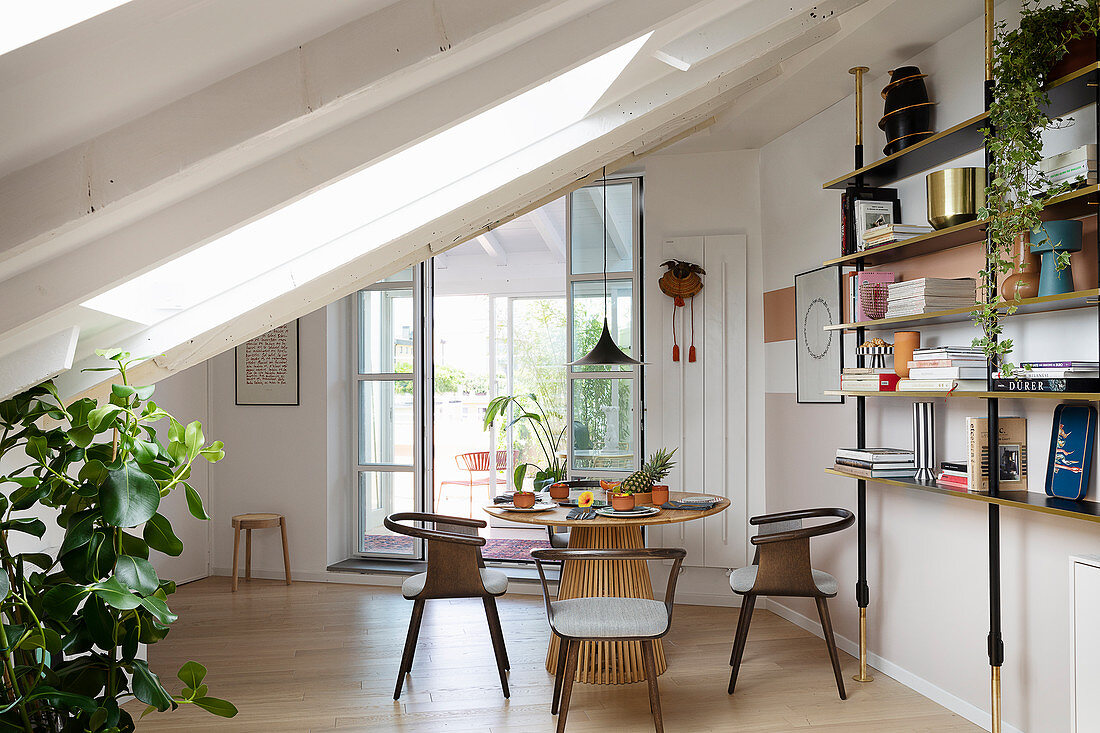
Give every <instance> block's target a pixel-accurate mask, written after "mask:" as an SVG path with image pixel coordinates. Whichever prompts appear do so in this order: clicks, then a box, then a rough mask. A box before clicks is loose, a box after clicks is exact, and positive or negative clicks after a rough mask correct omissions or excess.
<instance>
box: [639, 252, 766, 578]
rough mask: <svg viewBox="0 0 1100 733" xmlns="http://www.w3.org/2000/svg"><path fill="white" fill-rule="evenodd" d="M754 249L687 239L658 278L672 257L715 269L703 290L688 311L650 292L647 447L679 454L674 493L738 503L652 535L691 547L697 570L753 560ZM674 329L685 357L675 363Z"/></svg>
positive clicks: (653, 274)
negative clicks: (749, 536) (749, 462)
mask: <svg viewBox="0 0 1100 733" xmlns="http://www.w3.org/2000/svg"><path fill="white" fill-rule="evenodd" d="M746 251H747V239H746V237H745V236H744V235H706V236H696V237H678V238H674V239H668V240H665V242H664V243H663V245H662V247H661V250H660V252H659V257H660V258H659V259H658V260H657V262H656V263H653V264H654V266H653V267H652V268H647V269H648V277H650V278H652V281H653V282H655V281H656V278H659V277H660V276H661V275H662V274H663V273H664V271H665V269H664V268H663V267H660V266H659V265H660V263H661V262H664V261H666V260H671V259H677V260H687V261H689V262H694V263H697V264H700V265H702V266H703V268H704V269H705V270H706V275H705V276H704V277H703V290H702V292H701V293H700V294H699V295H697V296H696V297H695V299H694V302H691V301H688V303H687V304H686V305H685V306H684V307H682V308H674V307H673V301H672V299H670V298H669V297H667V296H666V295H664V294H663V293H661V292H660V290H659V289H658V288H656V287H654V288H653V289H652V290H651V291H650V292H649V294H648V296H647V297H649V298H650V300H648V302H647V310H648V312H649V313H650V314H651V315H650V317H649V318H648V319H647V322H648V323H649V324H650V331H649V332H648V333H647V338H648V339H649V340H648V343H649V344H651V346H650V347H649V348H647V350H646V352H647V361H648V363H649V366H648V367H647V372H648V374H649V379H648V385H647V387H650V388H649V391H648V392H647V399H646V403H647V407H646V451H647V453H652V452H653V450H655V449H656V448H657V447H662V446H663V447H668V448H672V447H675V448H676V449H677V451H676V468H675V469H674V470H673V472H672V473H671V474H670V475H669V477H668V480H667V483H668V484H669V488H670V489H671V490H673V491H686V492H689V493H697V492H703V493H709V494H719V495H722V496H726V497H727V498H729V499H730V501H731V502H732V505H731V507H730V508H729V509H727V510H726V511H725V512H722V513H720V514H717V515H715V516H713V517H708V518H706V519H703V520H696V521H688V522H683V523H680V524H674V525H666V526H660V527H653V528H651V529H650V535H649V544H650V545H658V544H660V545H665V546H676V547H683V548H685V549H686V550H687V551H688V556H687V559H686V560H685V561H684V564H685V565H688V566H697V567H723V568H725V567H738V566H740V565H742V564H744V561H745V555H746V550H745V542H746V540H745V537H746V530H745V521H746V517H745V512H746V498H747V486H746V478H745V477H746V459H747V456H746V404H747V395H746V375H747V342H746V328H747V323H746V321H747V319H746V316H745V313H746V311H745V307H746V298H745V288H746V274H745V273H746ZM655 311H656V313H655ZM693 322H694V343H695V349H696V357H697V358H696V361H694V362H692V361H689V350H690V347H691V344H692V331H693ZM653 328H659V329H660V332H659V333H654V332H653V330H652V329H653ZM673 329H675V334H676V343H678V344H679V346H680V360H679V361H673V360H672V352H673V345H674V340H673V333H674V331H673Z"/></svg>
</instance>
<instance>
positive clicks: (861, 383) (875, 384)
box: [840, 367, 899, 392]
mask: <svg viewBox="0 0 1100 733" xmlns="http://www.w3.org/2000/svg"><path fill="white" fill-rule="evenodd" d="M898 379H899V377H898V375H897V374H895V373H894V370H893V369H880V368H871V367H844V368H843V369H841V370H840V388H841V389H842V390H845V391H849V392H893V391H894V388H895V387H896V386H897V383H898Z"/></svg>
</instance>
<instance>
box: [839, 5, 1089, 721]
mask: <svg viewBox="0 0 1100 733" xmlns="http://www.w3.org/2000/svg"><path fill="white" fill-rule="evenodd" d="M992 37H993V19H992V3H991V2H988V0H987V3H986V39H987V48H986V77H987V80H986V82H985V88H984V95H985V99H986V110H988V109H989V100H990V99H991V98H992V91H993V82H992V81H991V80H990V76H991V73H992V72H991V69H992V61H991V55H990V54H991V50H990V48H989V42H990V39H992ZM1096 50H1097V55H1096V58H1098V59H1100V42H1098V43H1097V49H1096ZM853 71H855V70H853ZM1098 80H1100V62H1091V63H1089V64H1087V65H1085V66H1084V67H1082V68H1079V69H1077V70H1076V71H1073V72H1072V73H1069V74H1066V75H1065V76H1062V77H1060V78H1058V79H1054V80H1052V81H1050V82H1048V83H1047V85H1046V91H1047V93H1048V95H1049V98H1050V106H1049V107H1048V109H1047V112H1048V114H1049V115H1050V116H1051V117H1061V116H1063V115H1065V114H1066V113H1069V112H1071V111H1072V110H1075V109H1079V108H1082V107H1085V106H1089V105H1092V106H1094V108H1095V109H1096V110H1097V111H1098V112H1100V89H1098V86H1097V82H1098ZM859 99H861V92H860V93H857V104H858V103H859V102H858V100H859ZM861 125H862V110H861V109H860V110H857V133H856V134H857V138H856V146H855V151H854V153H855V156H854V157H855V169H854V170H852V171H850V172H848V173H845V174H844V175H842V176H840V177H838V178H835V179H833V180H831V181H828V182H826V183H824V184H823V185H822V187H823V188H825V189H833V190H846V191H849V192H851V193H853V194H858V193H860V192H861V191H862V192H867V190H868V189H874V188H880V187H885V186H888V185H890V184H893V183H896V182H897V181H899V180H901V179H903V178H908V177H911V176H915V175H918V174H920V173H926V172H928V171H931V170H934V169H937V168H941V167H945V164H947V163H948V162H949V161H952V160H954V159H956V158H958V157H960V156H962V155H965V154H968V153H973V152H975V151H978V150H983V149H984V148H985V140H984V135H983V129H984V128H986V127H988V126H989V114H988V111H987V112H983V113H982V114H980V115H976V116H974V117H971V118H970V119H967V120H964V121H962V122H960V123H958V124H957V125H954V126H952V127H949V128H947V129H946V130H943V131H942V132H939V133H936V134H934V135H932V136H930V137H928V138H927V139H926V140H923V141H922V142H920V143H917V144H915V145H912V146H910V147H908V148H905V149H904V150H901V151H899V152H897V153H894V154H893V155H890V156H887V157H885V158H882V159H881V160H877V161H875V162H873V163H870V164H868V165H864V164H863V145H862V130H861V129H860V126H861ZM1094 140H1095V141H1097V142H1100V120H1098V122H1097V130H1096V135H1095V138H1094ZM985 157H986V168H987V170H988V169H989V165H990V153H989V151H988V150H985ZM1098 214H1100V186H1095V185H1091V186H1083V187H1080V188H1078V189H1076V190H1073V191H1070V192H1068V193H1065V194H1063V195H1061V196H1058V197H1057V198H1055V199H1052V200H1051V201H1050V202H1048V203H1047V205H1046V207H1045V208H1044V211H1043V214H1042V218H1043V219H1044V220H1050V219H1082V218H1091V217H1097V216H1098ZM849 226H850V224H849ZM845 239H848V237H847V236H846V237H845ZM979 243H984V244H985V248H986V249H985V251H986V252H987V253H988V252H989V251H990V250H989V247H990V246H991V245H990V243H989V241H988V236H987V232H986V226H985V223H984V222H983V221H972V222H967V223H964V224H959V225H957V226H953V227H949V228H946V229H941V230H938V231H933V232H930V233H928V234H924V235H921V236H917V237H912V238H910V239H906V240H904V241H902V242H897V243H894V244H888V245H883V246H880V247H874V248H872V249H868V250H864V251H861V252H855V253H851V254H845V255H842V256H840V257H835V258H832V259H829V260H827V261H826V262H825V263H824V264H825V265H826V266H834V267H837V268H838V269H840V270H841V272H842V273H843V268H845V267H848V268H854V269H855V270H856V271H857V272H859V271H862V270H864V269H865V268H866V267H873V266H877V265H882V264H886V263H891V262H899V261H903V260H908V259H910V258H913V257H918V256H922V255H931V254H935V253H939V252H946V251H948V250H952V249H956V248H959V247H965V246H972V245H978V244H979ZM1096 247H1097V256H1098V259H1100V236H1098V237H1097V242H1096ZM987 256H988V254H987ZM994 285H995V284H994ZM983 287H985V288H986V294H987V296H986V297H988V298H995V297H998V296H997V294H996V287H990V283H985V284H983ZM1098 296H1100V276H1098V282H1097V283H1096V287H1095V288H1089V289H1085V290H1079V291H1076V292H1072V293H1066V294H1063V295H1053V296H1046V297H1037V298H1027V299H1024V300H1022V301H1020V302H1016V303H1010V302H1005V303H1003V304H1002V305H1001V306H999V308H998V312H999V313H1000V314H1002V315H1004V314H1008V313H1010V312H1011V314H1012V316H1013V317H1017V316H1021V315H1025V316H1026V315H1029V314H1040V313H1059V312H1068V311H1072V310H1077V309H1082V308H1090V307H1091V308H1096V309H1097V333H1096V339H1097V343H1098V344H1100V306H1098V304H1097V298H1098ZM978 309H979V306H977V305H974V306H970V307H966V308H957V309H953V310H940V311H932V312H926V313H922V314H919V315H913V316H901V317H895V318H883V319H878V320H873V321H862V322H852V323H838V324H833V325H830V326H826V327H825V330H826V331H839V332H840V334H841V337H842V338H843V335H844V334H845V333H847V332H854V333H855V335H856V339H857V343H859V342H862V341H863V340H864V334H865V333H866V332H867V331H871V330H879V331H881V330H887V329H890V330H893V329H895V328H900V329H902V330H904V329H905V328H907V327H912V326H936V325H939V324H947V323H961V322H965V321H969V320H971V319H972V317H973V315H974V314H975V312H976V311H977V310H978ZM857 365H858V366H861V367H862V366H864V365H865V357H863V356H857ZM994 369H995V365H994V364H992V363H990V364H987V380H988V381H987V390H990V391H970V390H967V391H958V390H953V391H951V392H907V391H901V392H860V391H854V390H827V391H826V392H825V394H827V395H844V396H848V397H854V398H855V400H856V441H857V446H858V447H859V448H865V447H867V443H866V438H867V420H866V410H867V398H868V397H874V398H885V399H893V400H899V399H900V400H905V399H909V400H912V401H914V402H918V403H928V402H931V401H932V400H938V399H941V398H945V399H951V400H958V399H964V398H968V399H973V400H982V401H984V402H985V406H986V414H987V416H988V421H989V431H988V432H989V452H990V455H994V454H996V451H997V435H998V431H997V430H996V427H995V426H996V425H997V424H998V420H999V414H1000V413H999V404H1000V401H1001V400H1004V399H1011V400H1016V399H1026V400H1060V401H1082V400H1083V401H1089V402H1097V401H1100V393H1082V392H1000V391H991V390H992V386H993V373H994ZM918 407H920V408H921V409H922V410H928V409H930V408H929V407H928V406H926V405H919V406H918ZM922 414H926V413H922ZM825 473H827V474H830V475H834V476H840V477H844V478H850V479H854V480H855V481H856V487H857V514H856V517H857V525H856V527H857V543H858V546H857V549H858V552H857V562H858V581H857V583H856V593H855V595H856V603H857V604H858V606H859V611H860V628H859V653H860V674H859V675H857V676H856V680H858V681H860V682H869V681H870V680H871V677H870V676H869V675H868V674H867V608H868V606H869V605H870V588H869V587H868V583H867V549H868V548H867V486H868V484H872V485H879V486H891V487H895V488H898V489H902V490H910V491H919V492H925V493H933V494H939V495H942V496H948V497H953V498H959V499H963V500H967V501H976V502H980V503H984V504H987V505H988V514H989V519H988V535H989V536H988V540H989V542H988V544H989V609H990V610H989V637H988V646H987V648H988V656H989V665H990V679H991V695H992V706H991V707H992V720H993V731H994V732H995V733H998V732H999V731H1000V679H1001V676H1000V671H1001V666H1002V665H1003V663H1004V642H1003V638H1002V633H1001V592H1000V588H1001V568H1000V514H999V511H1000V508H1001V507H1002V506H1003V507H1009V508H1012V509H1019V510H1023V511H1032V512H1040V513H1044V514H1047V515H1050V516H1056V517H1065V518H1071V519H1078V520H1084V521H1089V522H1098V523H1100V503H1098V502H1094V501H1073V500H1069V499H1060V498H1054V497H1049V496H1046V495H1045V494H1040V493H1035V492H1030V491H1026V490H1025V491H1002V490H1000V487H999V475H997V472H996V471H994V472H992V473H993V474H994V475H991V476H990V477H989V490H988V491H962V490H955V489H953V488H950V487H947V486H942V485H938V484H937V483H936V482H935V481H934V480H918V479H915V478H908V479H901V478H889V479H877V478H876V479H868V478H864V477H861V476H860V475H858V473H853V472H849V471H844V470H841V469H839V468H826V469H825ZM914 473H916V472H915V471H914Z"/></svg>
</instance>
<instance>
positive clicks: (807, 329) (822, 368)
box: [794, 267, 844, 403]
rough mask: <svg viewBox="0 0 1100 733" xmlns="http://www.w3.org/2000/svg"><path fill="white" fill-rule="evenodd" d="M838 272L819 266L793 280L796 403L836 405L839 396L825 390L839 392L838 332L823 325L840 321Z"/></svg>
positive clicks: (830, 324) (839, 357)
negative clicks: (837, 390) (827, 329)
mask: <svg viewBox="0 0 1100 733" xmlns="http://www.w3.org/2000/svg"><path fill="white" fill-rule="evenodd" d="M840 288H841V285H840V269H839V268H836V267H822V268H819V269H817V270H810V271H809V272H803V273H801V274H799V275H795V277H794V315H795V335H794V342H795V375H796V385H795V389H796V392H797V398H798V402H799V403H822V402H825V403H830V402H831V403H840V402H844V397H843V396H842V395H827V394H825V390H836V389H840V370H841V367H842V366H843V356H842V351H843V349H842V346H841V333H842V332H841V331H826V330H824V329H825V326H833V325H836V324H838V323H840V322H841V313H840Z"/></svg>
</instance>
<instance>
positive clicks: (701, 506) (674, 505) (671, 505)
mask: <svg viewBox="0 0 1100 733" xmlns="http://www.w3.org/2000/svg"><path fill="white" fill-rule="evenodd" d="M716 506H718V502H716V501H698V502H694V503H690V504H689V503H686V502H682V501H666V502H665V503H664V504H662V505H661V508H662V509H696V510H701V511H705V510H707V509H713V508H714V507H716Z"/></svg>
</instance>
